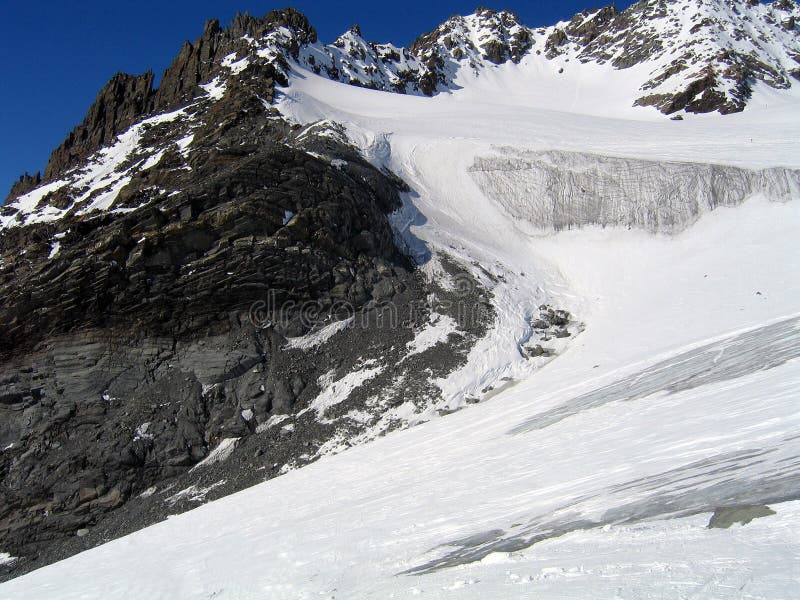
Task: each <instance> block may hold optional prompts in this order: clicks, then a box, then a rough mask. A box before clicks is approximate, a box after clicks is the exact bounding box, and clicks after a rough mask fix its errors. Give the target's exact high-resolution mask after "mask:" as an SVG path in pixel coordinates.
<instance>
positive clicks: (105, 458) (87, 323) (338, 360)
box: [0, 10, 492, 579]
mask: <svg viewBox="0 0 800 600" xmlns="http://www.w3.org/2000/svg"><path fill="white" fill-rule="evenodd" d="M278 25H280V26H285V27H291V28H293V30H294V31H295V33H296V34H297V37H296V39H297V40H298V43H304V41H305V42H308V41H313V40H314V39H315V36H316V34H315V33H314V31H313V29H311V27H310V25H308V22H307V21H306V20H305V18H304V17H302V16H301V15H299V13H296V12H294V11H291V10H287V11H279V12H275V13H270V15H267V16H266V17H264V18H263V19H254V18H252V17H249V16H247V15H242V16H239V17H237V19H236V20H235V21H234V23H233V24H232V26H231V28H230V29H228V30H221V29H220V28H219V24H218V23H216V22H213V21H212V22H209V23H208V24H207V25H206V28H205V31H204V33H203V35H202V36H201V38H200V39H199V40H198V41H197V42H196V43H195V44H188V43H187V44H186V45H185V46H184V47H183V49H182V50H181V53H180V55H179V56H178V58H177V59H176V60H175V61H174V63H173V64H172V66H171V67H170V68H169V69H168V71H167V74H166V75H165V77H164V81H163V82H162V84H161V86H160V88H159V89H158V90H153V88H152V74H149V73H148V74H146V75H144V76H141V77H131V76H126V75H118V76H116V77H115V78H114V79H113V80H112V81H111V82H110V83H109V84H108V85H107V86H106V87H105V88H104V89H103V91H102V92H101V93H100V95H99V96H98V100H97V102H96V103H95V104H94V105H93V106H92V107H91V109H90V111H89V114H88V115H87V117H86V119H85V120H84V122H83V124H82V125H81V126H79V127H78V128H77V129H76V130H75V131H74V132H73V133H72V134H70V136H69V138H68V139H67V140H66V141H65V142H64V144H62V146H60V147H59V149H58V150H57V151H56V152H55V153H54V154H53V158H52V159H51V164H50V165H49V166H48V169H49V172H48V173H47V174H46V178H48V177H49V178H50V179H53V178H56V177H59V178H64V181H66V183H65V184H64V185H63V186H62V187H60V188H58V189H56V190H55V191H52V192H50V193H49V194H46V195H43V196H42V198H41V200H40V202H39V205H40V207H43V208H48V209H53V210H56V209H57V211H61V212H58V215H59V216H58V218H56V219H54V220H50V221H44V222H31V223H27V222H25V221H24V220H20V221H18V222H17V223H16V224H15V226H13V227H8V228H5V229H3V231H2V233H1V234H0V295H1V296H2V298H3V302H2V303H0V450H1V452H0V548H2V549H3V551H4V552H10V553H12V554H13V555H14V556H18V557H21V558H20V560H19V561H18V562H17V563H15V564H14V565H6V566H3V567H2V570H0V579H4V578H7V577H11V576H16V575H19V574H21V573H24V572H26V571H28V570H30V569H32V568H36V567H38V566H42V565H44V564H47V563H49V562H52V561H54V560H58V559H60V558H64V557H66V556H69V555H70V554H72V553H75V552H78V551H80V550H82V549H85V548H88V547H91V546H93V545H96V544H99V543H102V542H104V541H107V540H108V539H111V538H114V537H117V536H119V535H122V534H124V533H127V532H130V531H133V530H135V529H137V528H139V527H143V526H146V525H148V524H151V523H153V522H156V521H158V520H160V519H163V518H165V517H166V516H167V515H168V514H171V513H174V512H176V511H179V510H185V509H187V508H190V507H192V506H195V505H196V504H197V503H198V502H201V501H204V500H206V499H212V498H216V497H219V496H221V495H224V494H226V493H230V492H233V491H236V490H238V489H242V488H243V487H245V486H247V485H252V484H254V483H258V482H260V481H263V480H264V479H267V478H270V477H274V476H277V475H279V474H281V473H282V472H285V470H286V469H288V468H296V467H298V466H302V465H303V464H306V463H308V462H310V461H312V460H316V458H318V457H319V456H320V455H321V453H323V452H327V451H330V450H329V448H330V447H332V444H333V445H334V446H335V443H338V444H340V445H342V446H345V445H347V444H349V443H350V442H349V440H350V439H354V437H355V436H357V435H372V436H375V435H381V434H383V433H386V432H387V431H389V430H391V429H393V428H397V427H402V426H404V421H403V420H402V419H399V418H395V417H392V416H391V414H390V413H389V411H390V409H391V408H392V407H396V406H399V405H400V404H404V403H408V404H409V405H410V406H411V407H412V408H413V410H423V409H424V408H425V407H426V406H428V405H429V404H430V403H432V402H434V401H437V400H439V399H440V394H441V392H440V391H439V389H438V388H437V387H436V386H435V385H434V384H433V383H432V382H433V381H434V380H435V379H437V378H441V377H446V376H447V374H448V373H449V372H450V371H452V370H453V369H454V368H456V367H458V366H460V365H461V364H463V362H464V361H465V359H466V355H467V353H468V352H469V350H470V348H471V347H472V345H473V344H474V342H475V340H476V339H477V338H478V337H480V336H481V335H483V334H484V333H485V330H486V327H487V325H488V323H489V322H490V320H491V318H492V314H491V309H490V306H489V305H488V300H487V297H486V296H485V294H484V292H483V291H482V290H481V288H480V287H478V286H475V287H474V288H473V289H472V292H471V293H472V294H473V296H474V297H473V296H471V297H469V298H460V299H459V301H461V302H468V303H469V304H470V306H472V305H477V306H483V307H485V310H484V311H483V312H481V313H480V315H481V316H480V318H478V319H475V320H472V321H470V322H466V323H460V324H459V327H458V328H457V330H456V331H454V332H453V334H451V336H450V339H449V340H448V342H447V343H446V344H438V345H437V346H434V347H433V348H430V349H427V350H425V351H424V352H420V353H418V354H415V355H413V356H408V351H407V349H406V348H407V346H408V344H409V343H410V342H411V341H412V340H413V338H414V335H415V332H416V331H418V330H419V329H420V328H421V327H423V326H424V325H425V323H427V322H428V318H429V317H430V315H431V312H432V311H434V310H435V311H436V312H437V313H438V314H448V310H451V309H450V308H448V307H449V306H450V305H448V304H446V303H444V302H443V299H445V298H446V296H447V294H448V292H446V291H444V290H441V289H438V288H436V287H435V286H434V285H433V284H429V283H426V282H425V281H423V280H422V278H421V277H420V276H419V275H418V274H417V273H416V270H415V266H414V264H413V263H412V262H411V261H410V260H409V259H408V258H407V257H406V256H404V255H403V254H402V253H401V252H400V251H399V250H398V248H397V246H396V243H395V238H394V232H393V231H392V229H391V227H390V225H389V221H388V217H387V214H388V213H390V212H392V211H393V210H395V209H397V208H398V207H399V206H400V204H401V202H400V196H399V191H400V190H403V189H407V188H404V184H403V183H402V182H401V181H400V180H399V179H398V178H397V177H395V176H393V175H392V174H391V173H384V172H381V171H379V170H377V169H375V168H374V167H373V166H371V165H370V164H369V163H367V162H366V161H365V160H364V159H363V158H362V157H361V156H360V154H359V153H358V152H357V151H356V150H355V149H354V148H352V147H351V146H350V145H348V142H347V139H346V137H345V136H344V133H343V130H342V129H341V128H337V127H336V126H332V125H325V124H318V125H316V126H312V127H305V128H301V127H298V126H293V125H291V124H289V123H288V122H286V121H285V120H284V119H283V118H281V116H280V115H279V114H278V113H277V111H275V109H274V108H272V107H271V106H270V103H271V102H272V100H273V94H274V86H275V85H276V83H280V82H281V81H284V82H285V79H283V78H284V74H283V70H282V67H281V65H279V64H276V63H274V62H269V61H267V60H256V59H255V57H252V56H250V61H249V63H248V64H247V65H246V66H244V67H243V68H242V69H241V70H240V71H238V72H237V73H236V76H235V77H232V76H225V77H223V75H225V72H224V71H223V68H224V67H223V65H222V61H223V59H224V58H225V57H230V56H231V55H234V56H244V55H245V54H246V49H245V48H244V47H243V46H241V45H242V44H244V43H245V41H243V40H242V35H244V34H248V35H269V33H270V31H271V30H272V29H274V28H275V27H276V26H278ZM293 43H294V42H292V43H290V44H289V46H290V47H289V48H287V49H286V51H287V52H289V53H291V52H292V47H291V46H292V44H293ZM218 76H219V77H220V81H219V82H218V84H219V85H218V90H219V92H218V93H217V94H216V95H211V94H209V93H207V92H206V91H204V90H203V88H201V87H200V86H201V85H205V84H207V83H209V82H210V81H212V80H215V78H217V77H218ZM176 109H180V110H176ZM165 111H169V116H164V113H165ZM144 117H147V119H145V120H143V118H144ZM127 127H131V129H130V130H128V131H127V132H126V131H124V130H125V129H126V128H127ZM131 131H135V135H133V134H132V133H131ZM123 133H124V134H125V135H126V136H127V138H126V139H129V141H130V144H131V149H130V150H129V151H128V154H127V155H126V156H125V157H124V158H123V159H122V160H121V161H120V162H118V163H113V164H114V168H113V176H114V177H115V178H117V180H118V181H119V186H118V187H116V188H113V186H111V187H110V186H109V185H108V184H107V182H101V183H98V184H96V185H97V187H96V189H86V188H87V185H88V184H86V183H85V182H83V180H81V179H80V177H79V176H77V175H74V173H73V171H71V169H72V168H73V167H76V166H91V165H93V164H94V163H95V162H96V161H103V160H108V157H107V156H104V155H103V154H102V153H99V154H93V155H91V156H90V154H91V153H92V152H93V150H97V149H98V148H99V147H103V146H108V145H109V144H112V143H115V138H116V137H117V136H118V135H120V134H123ZM126 151H127V150H126ZM87 157H88V158H87ZM108 164H112V163H108ZM41 183H42V181H41V179H40V178H38V177H37V176H34V177H24V178H23V179H22V180H21V181H20V183H19V185H18V186H17V188H15V191H16V192H18V193H24V192H26V191H29V190H30V189H32V188H35V187H36V186H38V185H40V184H41ZM93 185H94V184H93ZM112 188H113V189H112ZM104 194H107V195H110V198H111V199H110V200H109V202H108V203H106V204H103V205H102V206H100V205H98V206H100V207H99V208H95V209H93V210H89V208H87V207H88V206H89V205H90V204H91V203H92V202H94V201H95V200H97V199H98V198H100V197H102V196H103V195H104ZM8 208H9V209H10V208H11V207H8ZM445 263H446V261H445ZM453 268H455V267H453ZM452 310H453V315H454V316H456V314H457V313H456V312H455V309H452ZM336 323H345V324H346V325H348V327H347V328H346V329H343V330H342V331H341V332H340V333H337V334H336V335H335V336H333V337H332V338H330V340H328V337H329V336H323V337H322V338H321V339H320V341H318V342H314V341H313V336H312V341H311V342H308V343H307V344H305V345H303V344H300V345H292V343H291V342H290V339H293V338H298V336H304V335H306V334H308V333H309V331H312V332H314V334H315V335H317V334H318V333H319V331H320V329H321V328H323V327H324V326H326V325H331V324H333V325H334V326H337V325H336ZM301 339H305V338H301ZM365 369H367V370H368V371H369V373H368V375H369V377H367V379H366V380H365V381H364V382H363V383H362V384H361V385H359V386H356V388H355V389H354V390H353V391H352V392H351V393H350V394H348V395H347V396H345V397H341V398H337V403H336V404H335V405H334V406H316V405H314V402H315V399H316V398H317V397H318V396H319V395H320V394H321V393H323V392H324V391H325V390H326V389H327V387H329V386H331V385H334V384H335V383H336V382H337V381H338V380H340V379H343V378H345V377H348V376H349V375H350V374H352V373H357V372H359V371H362V370H365ZM353 414H357V418H356V417H353V416H352V415H353ZM365 415H366V417H365ZM365 439H368V438H365ZM226 445H230V447H231V449H234V448H235V452H234V453H233V455H232V456H231V457H230V458H229V459H228V461H226V462H224V463H222V462H220V463H219V464H216V463H214V464H210V463H209V464H204V465H202V466H198V465H199V464H200V463H201V462H202V461H204V460H205V459H209V460H212V459H213V458H214V457H213V456H211V455H212V453H213V452H214V451H215V449H219V448H224V447H226ZM210 456H211V458H209V457H210ZM173 487H174V489H173ZM168 490H172V491H168ZM198 490H199V491H198ZM183 492H185V493H183Z"/></svg>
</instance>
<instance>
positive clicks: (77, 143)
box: [9, 8, 317, 198]
mask: <svg viewBox="0 0 800 600" xmlns="http://www.w3.org/2000/svg"><path fill="white" fill-rule="evenodd" d="M279 26H283V27H288V28H290V29H291V30H292V31H294V32H295V33H296V39H297V43H296V44H293V45H292V46H291V47H289V48H286V50H287V52H288V53H289V54H290V55H293V56H295V57H296V56H297V52H298V49H299V46H298V45H297V44H303V43H312V42H315V41H316V39H317V34H316V31H315V30H314V28H313V27H312V26H311V24H310V23H309V22H308V19H307V18H306V17H305V16H304V15H302V14H301V13H299V12H297V11H296V10H294V9H291V8H287V9H284V10H276V11H272V12H270V13H268V14H267V15H265V16H264V17H263V18H256V17H251V16H250V15H248V14H246V13H245V14H237V15H236V17H235V18H234V20H233V22H232V24H231V26H230V27H229V28H228V29H222V28H221V27H220V24H219V21H217V20H216V19H213V20H211V21H208V22H207V23H206V25H205V28H204V29H203V33H202V35H201V36H200V38H198V39H197V41H195V42H194V43H191V42H188V41H187V42H184V44H183V46H182V48H181V51H180V53H179V54H178V56H177V57H176V58H175V60H174V61H173V62H172V64H171V65H170V66H169V67H168V68H167V70H166V71H165V72H164V75H163V77H162V81H161V85H160V86H159V88H158V89H153V79H154V76H153V73H152V72H151V71H148V72H147V73H145V74H144V75H138V76H134V75H128V74H126V73H117V74H116V75H114V77H112V78H111V80H110V81H109V82H108V83H107V84H106V85H105V86H104V87H103V89H102V90H100V93H99V94H98V95H97V99H96V100H95V103H94V104H93V105H92V107H91V108H90V109H89V112H88V114H87V115H86V118H85V119H84V121H83V123H81V124H80V125H78V126H77V127H76V128H75V129H74V130H73V131H72V132H71V133H70V134H69V135H68V136H67V139H66V140H64V142H63V143H62V144H61V145H60V146H59V147H58V148H57V149H56V150H55V151H54V152H53V154H52V155H51V157H50V160H49V161H48V164H47V167H46V168H45V171H44V180H45V181H51V180H53V179H56V178H57V177H59V176H60V175H61V174H62V173H63V172H64V171H65V170H67V169H69V168H71V167H74V166H76V165H77V164H79V163H80V162H81V161H82V160H84V159H85V158H86V157H87V156H89V155H90V154H91V153H93V152H95V151H96V150H98V149H99V148H101V147H102V146H105V145H108V144H110V143H111V142H112V141H113V140H114V138H115V137H116V136H117V135H118V134H119V133H121V132H122V131H124V130H125V129H127V128H128V127H129V126H130V125H132V124H133V123H134V122H136V121H137V120H139V119H140V118H141V117H143V116H144V115H147V114H150V113H154V112H163V111H166V110H169V109H172V108H177V107H179V106H181V105H183V104H184V103H186V102H188V101H190V100H191V99H192V98H194V97H195V96H196V95H197V94H198V86H199V85H200V84H201V83H206V82H208V81H210V80H211V79H213V77H214V75H216V74H217V73H218V72H219V70H220V60H221V58H222V57H223V56H225V55H226V54H229V53H230V52H238V51H243V50H244V49H245V47H246V46H245V43H244V42H243V40H242V37H243V36H245V35H249V36H251V37H260V36H263V35H265V34H266V33H268V32H270V31H272V30H274V29H275V28H276V27H279ZM20 193H23V192H19V193H17V192H16V190H13V191H12V194H10V195H9V198H12V197H16V196H18V195H20Z"/></svg>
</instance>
